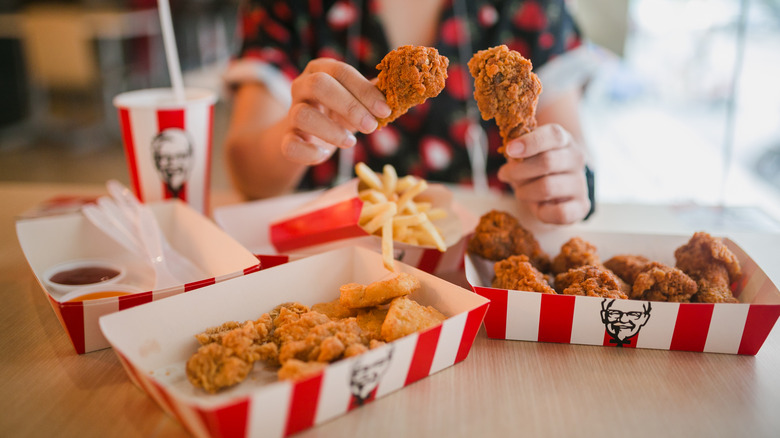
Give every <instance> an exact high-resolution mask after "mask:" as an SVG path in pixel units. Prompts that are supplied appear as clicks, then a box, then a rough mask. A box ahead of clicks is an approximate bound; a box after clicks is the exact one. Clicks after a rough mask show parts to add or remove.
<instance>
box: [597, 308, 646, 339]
mask: <svg viewBox="0 0 780 438" xmlns="http://www.w3.org/2000/svg"><path fill="white" fill-rule="evenodd" d="M651 308H652V307H651V305H650V302H649V301H635V300H617V299H612V300H609V299H604V300H603V301H602V302H601V322H603V323H604V327H606V328H607V333H608V334H609V336H610V337H611V338H612V339H611V340H610V341H609V342H610V343H613V344H617V346H618V347H622V346H624V345H630V344H631V342H632V338H633V337H634V336H636V335H637V334H638V333H639V330H640V329H641V328H642V327H643V326H644V325H645V324H647V321H648V320H649V319H650V310H651Z"/></svg>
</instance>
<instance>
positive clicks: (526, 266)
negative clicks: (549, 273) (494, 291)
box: [492, 255, 556, 294]
mask: <svg viewBox="0 0 780 438" xmlns="http://www.w3.org/2000/svg"><path fill="white" fill-rule="evenodd" d="M493 269H494V271H495V273H496V277H495V278H494V279H493V285H492V286H493V287H495V288H498V289H511V290H520V291H529V292H540V293H543V294H554V293H556V292H555V290H554V289H553V288H552V287H550V283H549V282H548V281H547V279H546V278H545V276H544V274H542V273H541V272H539V270H538V269H536V268H535V267H534V266H533V265H532V264H531V262H530V261H529V259H528V256H525V255H517V256H510V257H509V258H507V259H504V260H501V261H499V262H496V263H495V265H493Z"/></svg>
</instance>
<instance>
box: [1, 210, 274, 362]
mask: <svg viewBox="0 0 780 438" xmlns="http://www.w3.org/2000/svg"><path fill="white" fill-rule="evenodd" d="M148 205H149V207H150V208H151V209H152V211H153V213H154V215H155V217H156V218H157V220H158V222H159V223H160V228H161V230H162V232H163V233H164V234H165V236H166V238H167V239H168V241H169V243H170V244H171V246H173V247H174V248H175V249H177V250H178V251H179V252H180V253H182V254H183V255H185V256H187V257H188V258H190V260H192V262H193V263H194V264H195V265H197V266H198V267H200V268H201V270H203V271H205V272H206V273H207V275H208V276H207V277H205V278H203V279H201V280H198V281H195V282H190V283H187V284H182V285H178V286H174V287H169V288H165V289H161V290H152V289H153V287H154V270H153V268H152V267H151V265H149V264H148V263H147V262H146V261H145V260H143V259H142V258H140V257H138V256H136V255H135V254H133V253H131V252H129V251H128V250H126V249H125V248H124V247H122V246H121V245H119V244H118V243H117V242H115V241H114V240H113V239H111V238H110V237H108V236H107V235H105V234H104V233H103V232H102V231H100V230H99V229H97V228H96V227H95V226H94V225H93V224H92V223H91V222H89V221H88V220H87V219H86V218H84V217H83V216H82V215H81V213H71V214H64V215H59V216H52V217H45V218H37V219H27V220H20V221H18V222H17V223H16V233H17V237H18V239H19V243H20V245H21V247H22V251H23V252H24V255H25V257H26V258H27V262H28V263H29V265H30V268H31V269H32V271H33V273H34V274H35V276H36V278H37V280H38V283H39V284H40V286H41V290H42V291H43V292H44V293H45V294H46V296H47V298H48V300H49V303H50V304H51V306H52V309H53V310H54V312H55V314H56V315H57V318H58V319H59V321H60V323H61V324H62V326H63V328H65V330H66V331H67V332H68V336H70V340H71V342H72V344H73V347H74V349H75V350H76V352H77V353H79V354H82V353H87V352H90V351H95V350H99V349H102V348H106V347H108V346H109V345H108V342H107V341H106V339H105V338H104V337H103V334H102V333H101V332H100V328H99V327H98V318H99V317H100V316H102V315H105V314H108V313H112V312H117V311H120V310H124V309H127V308H130V307H134V306H138V305H140V304H144V303H148V302H151V301H155V300H159V299H161V298H165V297H169V296H172V295H177V294H180V293H182V292H187V291H191V290H194V289H198V288H200V287H203V286H206V285H209V284H213V283H218V282H221V281H224V280H227V279H230V278H234V277H237V276H241V275H245V274H247V273H250V272H254V271H257V270H259V269H260V264H259V261H258V259H257V257H255V256H254V255H253V254H252V253H251V252H249V251H248V250H247V249H246V248H244V247H243V246H241V244H239V243H238V242H236V241H235V240H234V239H233V238H231V237H230V236H229V235H228V234H227V233H225V232H224V231H222V230H221V229H219V227H217V226H216V225H214V223H213V222H211V221H210V220H208V219H207V218H206V217H204V216H203V215H201V214H199V213H197V212H196V211H195V210H193V209H192V208H190V207H189V206H187V205H186V204H184V203H183V202H181V201H178V200H172V201H165V202H160V203H152V204H148ZM77 259H105V260H109V261H111V262H114V263H117V264H120V265H122V266H125V268H126V269H127V275H126V277H125V278H124V279H123V281H122V283H124V284H128V285H130V286H135V287H137V288H139V289H140V290H142V291H145V292H140V293H136V294H132V295H125V296H120V297H111V298H101V299H96V300H89V301H82V302H60V301H58V299H59V298H61V296H62V295H63V294H62V293H61V292H58V291H56V290H52V289H51V288H49V287H48V286H47V285H46V284H45V282H44V281H43V273H44V272H45V271H46V270H47V269H48V268H50V267H51V266H54V265H56V264H58V263H61V262H66V261H70V260H77Z"/></svg>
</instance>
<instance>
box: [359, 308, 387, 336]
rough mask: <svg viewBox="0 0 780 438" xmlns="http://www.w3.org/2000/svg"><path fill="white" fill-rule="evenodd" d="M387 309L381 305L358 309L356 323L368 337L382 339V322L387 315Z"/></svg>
mask: <svg viewBox="0 0 780 438" xmlns="http://www.w3.org/2000/svg"><path fill="white" fill-rule="evenodd" d="M387 310H388V309H385V308H382V307H370V308H367V309H360V310H358V314H357V323H358V325H359V326H360V329H361V330H363V333H365V334H366V336H368V337H369V338H370V339H380V340H381V339H382V323H384V322H385V318H386V317H387Z"/></svg>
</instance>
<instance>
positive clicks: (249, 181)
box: [225, 84, 307, 199]
mask: <svg viewBox="0 0 780 438" xmlns="http://www.w3.org/2000/svg"><path fill="white" fill-rule="evenodd" d="M286 113H287V110H286V108H284V107H283V105H282V104H280V103H279V102H278V101H276V100H275V99H274V98H273V97H272V96H271V95H270V93H269V92H268V91H267V90H266V89H265V87H264V86H263V85H260V84H247V85H242V86H241V88H239V89H238V90H237V91H236V94H235V97H234V101H233V114H232V118H231V123H230V126H229V128H228V134H227V138H226V141H225V154H226V155H225V159H226V162H227V165H228V167H229V173H230V174H231V176H232V180H233V184H234V186H235V187H236V189H238V190H239V191H240V192H241V193H242V194H243V195H244V196H246V197H247V198H249V199H260V198H267V197H270V196H276V195H280V194H284V193H288V192H290V191H292V190H294V189H295V187H296V186H297V185H298V183H299V181H300V179H301V177H302V176H303V173H304V172H305V171H306V168H307V166H305V165H301V164H298V163H294V162H292V161H290V160H288V159H287V158H286V157H284V156H283V154H282V150H281V143H282V137H283V135H284V132H285V130H286V123H287V121H286Z"/></svg>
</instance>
